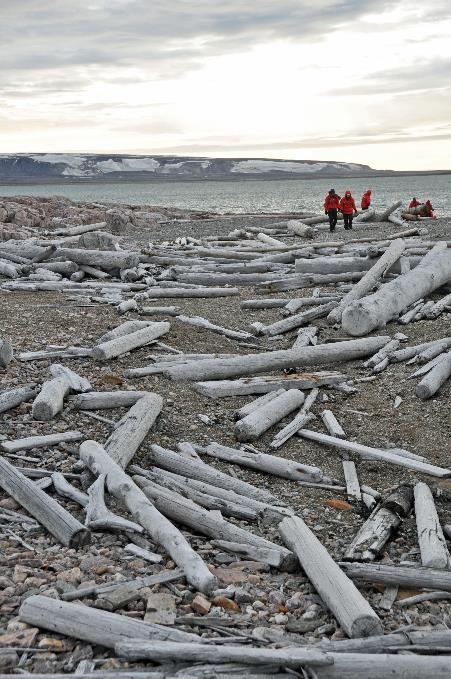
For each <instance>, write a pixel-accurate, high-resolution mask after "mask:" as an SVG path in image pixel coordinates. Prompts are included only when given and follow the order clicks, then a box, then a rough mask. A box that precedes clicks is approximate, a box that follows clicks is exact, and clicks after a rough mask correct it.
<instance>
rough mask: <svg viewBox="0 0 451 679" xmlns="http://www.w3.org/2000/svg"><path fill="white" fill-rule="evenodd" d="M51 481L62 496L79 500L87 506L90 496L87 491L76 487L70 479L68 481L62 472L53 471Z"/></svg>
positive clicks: (79, 502)
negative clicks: (84, 491)
mask: <svg viewBox="0 0 451 679" xmlns="http://www.w3.org/2000/svg"><path fill="white" fill-rule="evenodd" d="M51 482H52V484H53V487H54V489H55V490H56V492H57V493H58V495H61V496H62V497H67V498H69V500H73V501H74V502H77V503H78V504H79V505H81V506H82V507H86V505H87V504H88V501H89V498H88V496H87V495H86V493H83V492H82V491H81V490H78V488H75V486H73V485H72V484H71V483H69V481H67V480H66V479H65V478H64V476H63V474H61V472H53V474H52V475H51Z"/></svg>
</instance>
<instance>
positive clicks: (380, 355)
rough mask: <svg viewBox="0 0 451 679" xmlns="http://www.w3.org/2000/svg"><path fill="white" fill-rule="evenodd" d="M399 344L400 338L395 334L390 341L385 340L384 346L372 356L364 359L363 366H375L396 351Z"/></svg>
mask: <svg viewBox="0 0 451 679" xmlns="http://www.w3.org/2000/svg"><path fill="white" fill-rule="evenodd" d="M403 337H405V335H403ZM400 344H401V340H400V339H399V338H397V337H396V336H395V337H394V338H393V339H392V340H390V342H387V344H386V345H385V347H382V349H379V351H378V352H376V353H375V354H374V356H371V357H370V358H369V359H368V360H367V361H365V362H364V364H363V367H364V368H375V367H376V366H377V365H378V364H379V363H380V362H381V361H383V360H384V359H385V358H387V357H389V356H390V354H391V353H392V352H393V351H396V349H397V348H398V347H399V345H400Z"/></svg>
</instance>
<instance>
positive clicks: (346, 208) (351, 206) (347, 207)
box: [340, 196, 357, 215]
mask: <svg viewBox="0 0 451 679" xmlns="http://www.w3.org/2000/svg"><path fill="white" fill-rule="evenodd" d="M340 210H341V212H342V213H343V214H344V215H352V213H353V212H356V211H357V208H356V206H355V202H354V198H353V197H352V196H345V197H344V198H342V199H341V200H340Z"/></svg>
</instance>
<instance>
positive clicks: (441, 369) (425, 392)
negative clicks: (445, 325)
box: [415, 351, 451, 400]
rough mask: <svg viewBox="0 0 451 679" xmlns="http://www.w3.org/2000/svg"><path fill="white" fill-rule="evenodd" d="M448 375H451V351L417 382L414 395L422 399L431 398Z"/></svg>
mask: <svg viewBox="0 0 451 679" xmlns="http://www.w3.org/2000/svg"><path fill="white" fill-rule="evenodd" d="M449 377H451V351H448V352H447V353H446V354H445V356H444V357H443V359H442V360H441V361H439V362H438V363H437V364H436V365H435V366H434V367H433V368H432V370H430V371H429V372H428V373H427V374H426V375H425V376H424V377H423V379H422V380H421V382H419V383H418V384H417V386H416V389H415V393H416V395H417V396H418V397H419V398H421V399H423V400H426V399H428V398H431V397H432V396H434V394H436V393H437V391H438V390H439V389H440V387H441V386H442V385H443V384H444V383H445V382H446V380H447V379H449Z"/></svg>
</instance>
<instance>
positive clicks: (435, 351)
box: [415, 339, 449, 363]
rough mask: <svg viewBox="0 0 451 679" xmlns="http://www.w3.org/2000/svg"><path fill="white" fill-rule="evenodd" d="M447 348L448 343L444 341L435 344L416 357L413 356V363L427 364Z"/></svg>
mask: <svg viewBox="0 0 451 679" xmlns="http://www.w3.org/2000/svg"><path fill="white" fill-rule="evenodd" d="M448 347H449V341H448V340H446V339H444V340H443V341H442V342H440V341H439V342H437V343H436V344H433V345H432V346H430V347H427V348H426V349H423V351H421V352H420V353H419V354H418V355H417V356H415V362H417V363H427V362H428V361H430V360H431V359H432V358H435V357H436V356H438V355H439V354H442V353H443V352H444V351H446V350H447V349H448Z"/></svg>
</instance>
